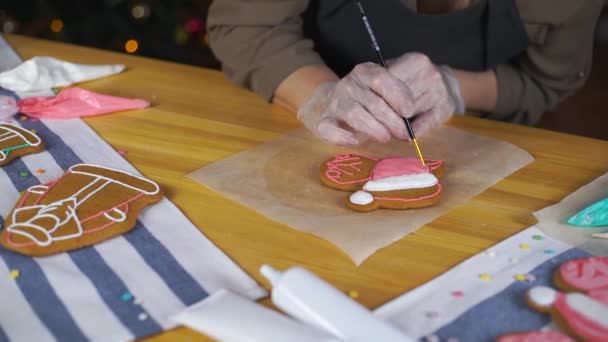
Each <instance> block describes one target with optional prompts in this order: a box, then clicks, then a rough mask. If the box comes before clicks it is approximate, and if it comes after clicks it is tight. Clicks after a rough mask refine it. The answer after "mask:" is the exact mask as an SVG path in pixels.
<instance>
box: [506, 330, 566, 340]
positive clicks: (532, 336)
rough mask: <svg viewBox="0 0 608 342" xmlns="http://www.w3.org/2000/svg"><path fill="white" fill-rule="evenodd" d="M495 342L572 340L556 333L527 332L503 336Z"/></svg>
mask: <svg viewBox="0 0 608 342" xmlns="http://www.w3.org/2000/svg"><path fill="white" fill-rule="evenodd" d="M497 342H574V340H573V339H571V338H570V337H569V336H568V335H564V334H562V333H560V332H557V331H528V332H523V333H517V334H511V335H505V336H503V337H501V338H499V339H498V341H497Z"/></svg>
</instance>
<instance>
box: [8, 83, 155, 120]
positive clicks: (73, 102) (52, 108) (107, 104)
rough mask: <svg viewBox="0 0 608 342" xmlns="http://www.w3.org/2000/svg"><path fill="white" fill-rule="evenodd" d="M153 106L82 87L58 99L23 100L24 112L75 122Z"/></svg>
mask: <svg viewBox="0 0 608 342" xmlns="http://www.w3.org/2000/svg"><path fill="white" fill-rule="evenodd" d="M149 105H150V103H149V102H148V101H144V100H140V99H126V98H122V97H117V96H110V95H102V94H97V93H94V92H92V91H89V90H86V89H82V88H79V87H72V88H67V89H64V90H62V91H61V92H60V93H59V94H58V95H57V96H51V97H29V98H26V99H23V100H19V109H20V112H21V113H23V114H25V115H28V116H31V117H36V118H40V119H71V118H77V117H84V116H94V115H101V114H108V113H114V112H120V111H124V110H132V109H142V108H146V107H148V106H149Z"/></svg>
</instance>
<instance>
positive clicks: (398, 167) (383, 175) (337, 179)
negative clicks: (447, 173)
mask: <svg viewBox="0 0 608 342" xmlns="http://www.w3.org/2000/svg"><path fill="white" fill-rule="evenodd" d="M425 164H426V166H423V165H422V164H421V163H420V160H418V159H416V158H406V157H387V158H382V159H376V158H372V157H368V156H364V155H361V154H357V153H345V154H339V155H336V156H335V157H334V158H331V159H329V160H327V161H326V162H325V163H323V164H322V165H321V170H320V178H321V182H322V183H323V184H324V185H326V186H328V187H330V188H334V189H337V190H342V191H350V192H353V193H352V194H351V195H350V196H349V197H347V198H346V206H347V207H349V208H351V209H353V210H356V211H361V212H367V211H372V210H376V209H378V208H386V209H413V208H423V207H428V206H431V205H434V204H436V203H437V202H438V201H439V199H440V197H441V192H442V185H441V183H440V182H439V178H441V176H442V175H443V172H444V168H445V166H444V162H443V161H440V160H431V159H428V160H426V159H425Z"/></svg>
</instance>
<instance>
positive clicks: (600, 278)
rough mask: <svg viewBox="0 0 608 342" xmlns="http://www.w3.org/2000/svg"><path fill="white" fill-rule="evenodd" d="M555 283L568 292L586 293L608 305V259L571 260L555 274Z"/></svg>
mask: <svg viewBox="0 0 608 342" xmlns="http://www.w3.org/2000/svg"><path fill="white" fill-rule="evenodd" d="M555 283H556V285H557V286H558V287H559V288H560V289H562V290H564V291H566V292H584V293H586V294H587V295H588V296H589V297H591V298H594V299H596V300H599V301H601V302H603V303H605V304H606V305H608V257H589V258H582V259H575V260H570V261H568V262H566V263H564V264H562V265H561V266H560V267H559V269H558V270H557V271H556V272H555Z"/></svg>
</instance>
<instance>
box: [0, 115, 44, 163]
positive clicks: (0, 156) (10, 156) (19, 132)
mask: <svg viewBox="0 0 608 342" xmlns="http://www.w3.org/2000/svg"><path fill="white" fill-rule="evenodd" d="M43 150H44V143H43V142H42V140H41V139H40V137H38V135H36V134H34V133H32V132H31V131H29V130H27V129H23V128H21V127H18V126H15V125H11V124H7V123H2V124H0V166H4V165H8V164H9V163H10V162H12V161H13V160H15V159H17V158H19V157H23V156H25V155H28V154H34V153H38V152H42V151H43Z"/></svg>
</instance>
